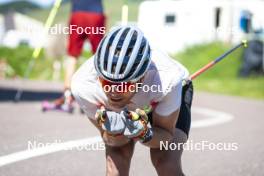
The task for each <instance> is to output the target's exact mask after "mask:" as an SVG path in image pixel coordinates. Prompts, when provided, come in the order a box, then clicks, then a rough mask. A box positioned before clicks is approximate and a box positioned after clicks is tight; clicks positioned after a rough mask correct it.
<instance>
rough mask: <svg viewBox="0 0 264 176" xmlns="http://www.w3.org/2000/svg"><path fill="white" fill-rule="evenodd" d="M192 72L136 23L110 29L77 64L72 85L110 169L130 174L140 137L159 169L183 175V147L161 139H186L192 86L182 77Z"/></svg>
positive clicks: (166, 175)
mask: <svg viewBox="0 0 264 176" xmlns="http://www.w3.org/2000/svg"><path fill="white" fill-rule="evenodd" d="M188 74H189V73H188V71H187V70H186V69H185V68H184V67H183V66H182V65H181V64H180V63H178V62H177V61H175V60H173V59H171V58H170V57H169V56H167V55H166V54H164V53H162V52H160V51H158V50H155V49H151V48H150V46H149V43H148V41H147V39H146V38H145V37H144V35H143V33H142V31H141V30H140V29H138V28H137V27H134V26H123V27H117V28H114V29H112V30H111V31H110V32H109V34H108V35H107V36H105V37H104V39H103V40H102V41H101V43H100V44H99V47H98V49H97V52H96V54H95V55H94V56H93V57H92V58H90V59H89V60H88V61H86V62H85V63H84V64H83V65H82V66H81V67H80V68H79V69H78V70H77V72H76V73H75V74H74V76H73V79H72V84H71V89H72V92H73V95H74V97H75V98H76V100H77V102H78V103H79V104H80V106H81V108H82V109H83V110H84V112H85V113H86V114H87V116H88V118H89V120H90V121H91V122H92V123H93V124H94V125H95V126H96V127H97V128H98V130H99V131H100V133H101V136H102V138H103V141H104V142H105V145H106V166H107V168H106V171H107V175H109V176H115V175H121V176H126V175H129V167H130V162H131V158H132V155H133V152H134V146H135V143H136V142H140V143H141V144H143V145H145V146H146V147H149V149H150V154H151V161H152V164H153V165H154V167H155V169H156V171H157V174H158V175H160V176H170V175H172V176H175V175H177V176H178V175H183V171H182V167H181V155H182V148H181V149H177V150H165V149H161V148H160V144H161V142H164V143H166V142H169V143H172V142H173V143H185V142H186V141H187V138H188V133H189V129H190V123H191V112H190V110H191V103H192V95H193V88H192V83H191V82H188V83H187V84H186V85H184V86H183V85H182V80H184V79H185V78H187V77H188ZM146 107H148V109H150V110H152V111H150V112H149V110H148V111H147V110H146ZM143 110H145V111H143ZM146 113H147V114H146Z"/></svg>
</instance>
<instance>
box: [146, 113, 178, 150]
mask: <svg viewBox="0 0 264 176" xmlns="http://www.w3.org/2000/svg"><path fill="white" fill-rule="evenodd" d="M179 112H180V110H177V111H175V112H173V113H171V114H170V115H168V116H161V115H159V114H157V113H155V112H153V115H152V120H153V123H152V130H153V137H152V139H151V140H150V141H149V142H146V143H143V144H144V145H145V146H148V147H150V148H159V147H160V142H161V141H171V140H172V139H173V133H174V131H175V125H176V122H177V120H178V116H179Z"/></svg>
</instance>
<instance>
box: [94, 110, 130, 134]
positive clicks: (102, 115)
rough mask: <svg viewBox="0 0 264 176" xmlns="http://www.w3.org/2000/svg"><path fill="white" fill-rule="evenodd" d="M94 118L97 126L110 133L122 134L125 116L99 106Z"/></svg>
mask: <svg viewBox="0 0 264 176" xmlns="http://www.w3.org/2000/svg"><path fill="white" fill-rule="evenodd" d="M95 118H96V120H97V123H98V124H99V126H101V127H102V129H103V130H105V131H106V132H107V133H108V134H110V135H118V134H123V132H124V130H125V117H124V116H123V115H121V114H119V113H116V112H114V111H107V110H105V108H104V107H101V109H98V110H97V112H96V116H95Z"/></svg>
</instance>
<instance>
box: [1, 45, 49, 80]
mask: <svg viewBox="0 0 264 176" xmlns="http://www.w3.org/2000/svg"><path fill="white" fill-rule="evenodd" d="M32 52H33V49H31V48H29V47H27V46H19V47H17V48H14V49H12V48H6V47H0V60H1V61H4V62H5V63H7V65H8V70H7V72H6V77H8V78H12V77H23V76H24V75H25V73H26V70H27V69H28V65H29V63H30V61H31V59H32V57H31V56H32ZM52 64H53V60H51V59H45V56H44V53H43V52H42V53H41V54H40V57H39V58H38V59H36V60H35V65H34V68H33V69H32V71H31V74H30V75H29V76H30V77H29V78H31V79H51V77H52Z"/></svg>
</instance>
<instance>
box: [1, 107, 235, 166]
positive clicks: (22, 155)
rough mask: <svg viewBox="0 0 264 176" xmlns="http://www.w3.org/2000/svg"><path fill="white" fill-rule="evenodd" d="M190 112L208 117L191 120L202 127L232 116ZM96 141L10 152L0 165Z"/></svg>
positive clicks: (199, 109) (198, 110)
mask: <svg viewBox="0 0 264 176" xmlns="http://www.w3.org/2000/svg"><path fill="white" fill-rule="evenodd" d="M192 112H194V113H198V114H202V115H204V116H207V117H208V118H206V119H202V120H195V121H192V128H202V127H208V126H214V125H218V124H222V123H226V122H229V121H231V120H232V119H233V118H234V117H233V115H231V114H228V113H225V112H221V111H216V110H212V109H208V108H202V107H194V108H192ZM98 142H102V139H101V137H100V136H95V137H90V138H85V139H79V140H74V141H68V142H64V143H58V144H56V145H50V146H46V147H41V148H36V149H32V150H24V151H20V152H16V153H12V154H9V155H5V156H1V157H0V167H1V166H4V165H8V164H12V163H15V162H18V161H23V160H27V159H30V158H34V157H38V156H42V155H47V154H50V153H55V152H59V151H63V150H67V149H69V148H74V147H80V146H85V145H91V144H95V143H98Z"/></svg>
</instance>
